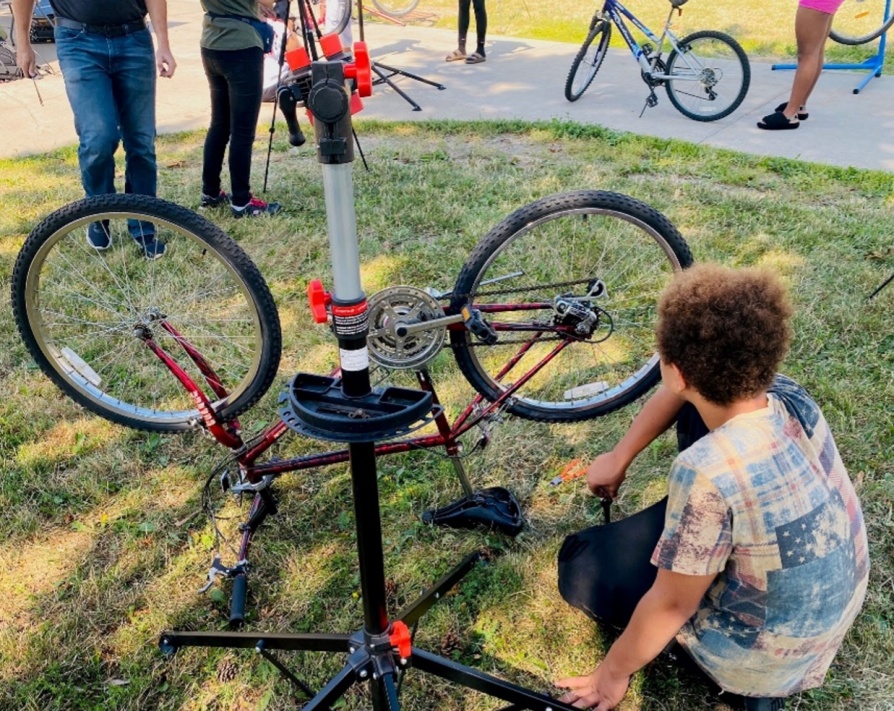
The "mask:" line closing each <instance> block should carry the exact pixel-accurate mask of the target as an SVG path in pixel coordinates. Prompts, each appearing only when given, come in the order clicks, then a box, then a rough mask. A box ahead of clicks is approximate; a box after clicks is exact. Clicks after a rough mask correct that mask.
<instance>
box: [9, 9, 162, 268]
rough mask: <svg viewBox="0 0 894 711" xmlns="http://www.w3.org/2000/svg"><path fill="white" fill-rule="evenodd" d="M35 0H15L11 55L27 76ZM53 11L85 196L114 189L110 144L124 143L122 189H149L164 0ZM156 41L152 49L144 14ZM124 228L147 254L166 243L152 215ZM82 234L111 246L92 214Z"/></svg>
mask: <svg viewBox="0 0 894 711" xmlns="http://www.w3.org/2000/svg"><path fill="white" fill-rule="evenodd" d="M34 2H35V0H13V2H12V9H13V15H14V17H15V22H16V62H17V64H18V65H19V67H21V69H22V71H23V72H24V74H25V76H26V77H33V76H35V75H36V74H37V58H36V55H35V53H34V49H33V48H32V47H31V39H30V36H29V29H30V27H31V15H32V13H33V12H34ZM51 4H52V6H53V12H54V13H55V15H56V28H55V30H54V37H55V40H56V52H57V56H58V58H59V66H60V68H61V70H62V76H63V78H64V80H65V92H66V94H67V95H68V101H69V103H70V104H71V109H72V113H73V114H74V121H75V130H76V131H77V133H78V140H79V145H78V164H79V166H80V169H81V183H82V184H83V186H84V192H85V193H86V194H87V195H88V196H92V195H103V194H107V193H114V192H115V151H116V150H117V149H118V144H119V142H120V143H123V144H124V164H125V169H124V192H126V193H136V194H139V195H153V196H154V195H155V194H156V189H157V185H158V168H157V165H156V161H155V74H156V71H157V72H158V74H159V75H160V76H162V77H172V76H174V70H175V69H176V68H177V63H176V62H175V61H174V56H173V54H171V48H170V45H169V44H168V19H167V2H166V0H51ZM147 13H148V15H149V19H150V20H151V21H152V28H153V30H154V31H155V37H156V40H157V42H158V48H157V49H153V45H152V35H151V34H150V32H149V30H148V29H147V27H146V19H145V18H146V15H147ZM128 229H129V231H130V234H131V236H132V237H133V238H134V240H135V241H136V242H137V244H138V246H139V247H140V249H141V251H142V252H143V255H144V256H145V257H146V258H147V259H157V258H158V257H161V256H162V255H163V254H164V252H165V245H164V243H163V242H162V241H161V240H156V239H155V234H154V228H153V227H152V224H151V223H148V222H138V221H136V220H133V221H131V222H129V224H128ZM87 241H88V242H89V244H90V245H91V246H92V247H93V248H94V249H96V250H104V249H108V248H109V246H111V235H110V234H109V231H108V224H107V223H101V222H94V223H92V224H91V225H90V226H89V227H88V228H87Z"/></svg>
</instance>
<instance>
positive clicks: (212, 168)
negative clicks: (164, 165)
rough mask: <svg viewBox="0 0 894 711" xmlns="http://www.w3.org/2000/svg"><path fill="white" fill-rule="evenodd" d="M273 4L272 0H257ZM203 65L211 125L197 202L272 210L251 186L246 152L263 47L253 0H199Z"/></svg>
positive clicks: (257, 102)
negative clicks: (226, 183) (226, 184)
mask: <svg viewBox="0 0 894 711" xmlns="http://www.w3.org/2000/svg"><path fill="white" fill-rule="evenodd" d="M261 2H262V4H263V5H264V6H265V7H272V6H273V0H261ZM202 7H203V8H204V9H205V12H206V14H205V19H204V26H203V30H202V39H201V53H202V65H203V66H204V68H205V76H206V77H207V78H208V87H209V89H210V90H211V125H210V127H209V128H208V134H207V135H206V136H205V147H204V154H203V166H202V198H201V203H200V207H201V208H203V209H205V208H212V207H220V206H223V205H225V204H229V205H230V209H231V211H232V214H233V216H234V217H257V216H259V215H268V214H275V213H276V212H279V210H280V209H281V207H280V205H279V204H278V203H269V204H268V203H266V202H264V201H263V200H261V199H259V198H256V197H254V196H253V195H252V192H251V154H252V145H253V143H254V140H255V131H256V130H257V126H258V115H259V113H260V111H261V98H262V96H263V92H264V50H263V43H262V41H261V36H260V34H259V33H258V31H257V30H256V29H255V27H254V25H253V24H252V23H251V22H250V20H252V19H254V20H257V19H258V2H257V0H202ZM227 145H229V147H230V153H229V171H230V189H231V194H227V193H226V191H224V190H223V189H222V188H221V171H222V169H223V161H224V155H225V153H226V151H227Z"/></svg>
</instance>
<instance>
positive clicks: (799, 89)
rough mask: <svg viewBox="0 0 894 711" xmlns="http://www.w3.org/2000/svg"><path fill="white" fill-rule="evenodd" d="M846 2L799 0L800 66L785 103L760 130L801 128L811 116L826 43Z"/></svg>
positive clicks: (759, 126) (770, 116)
mask: <svg viewBox="0 0 894 711" xmlns="http://www.w3.org/2000/svg"><path fill="white" fill-rule="evenodd" d="M842 2H844V0H800V1H799V2H798V10H797V12H796V13H795V40H796V41H797V44H798V66H797V67H796V69H795V79H794V81H793V82H792V91H791V94H790V95H789V99H788V101H787V102H786V103H784V104H779V106H777V107H776V111H774V112H773V113H772V114H769V115H767V116H764V118H763V119H762V120H761V121H758V124H757V127H758V128H762V129H764V130H766V131H784V130H787V129H792V128H798V126H800V125H801V121H805V120H806V119H807V117H808V115H809V114H808V113H807V110H806V109H807V99H808V98H810V94H811V92H812V91H813V87H815V86H816V82H817V80H818V79H819V76H820V74H821V73H822V71H823V63H824V61H825V48H826V40H827V39H828V37H829V31H830V30H831V29H832V19H833V18H834V17H835V13H836V12H837V11H838V8H839V7H841V3H842Z"/></svg>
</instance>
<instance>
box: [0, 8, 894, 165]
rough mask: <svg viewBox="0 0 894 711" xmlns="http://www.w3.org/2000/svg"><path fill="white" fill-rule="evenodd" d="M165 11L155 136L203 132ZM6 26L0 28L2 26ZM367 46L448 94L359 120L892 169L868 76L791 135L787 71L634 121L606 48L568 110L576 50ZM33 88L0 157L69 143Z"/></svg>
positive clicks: (399, 80) (531, 43)
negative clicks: (554, 129)
mask: <svg viewBox="0 0 894 711" xmlns="http://www.w3.org/2000/svg"><path fill="white" fill-rule="evenodd" d="M168 8H169V10H168V12H169V22H170V39H171V45H172V48H173V51H174V54H175V57H176V59H177V63H178V67H177V73H176V76H175V77H174V78H173V79H171V80H159V88H158V104H157V105H158V129H159V132H160V133H170V132H175V131H182V130H187V129H196V128H203V127H205V126H207V123H208V116H209V99H208V87H207V83H206V80H205V76H204V73H203V71H202V66H201V60H200V57H199V43H198V42H199V34H200V31H201V8H200V6H199V3H197V2H195V0H169V2H168ZM2 19H3V20H5V21H6V23H7V25H8V18H2ZM355 34H356V33H355ZM366 40H367V44H368V45H369V47H370V51H371V53H372V56H373V59H374V60H376V61H378V62H382V63H385V64H388V65H393V66H395V67H397V68H400V69H402V70H406V71H409V72H412V73H415V74H418V75H420V76H423V77H425V78H428V79H431V80H433V81H435V82H438V83H441V84H443V85H444V86H445V89H444V90H443V91H439V90H438V89H436V88H434V87H431V86H429V85H427V84H423V83H420V82H416V81H413V80H412V79H410V78H407V77H402V76H398V77H395V78H394V81H395V82H396V84H397V85H398V86H399V87H400V88H401V89H403V90H404V91H406V92H407V93H408V94H409V95H410V96H411V97H412V98H413V100H414V101H416V102H417V103H418V104H419V105H420V106H421V109H422V110H421V111H414V110H413V109H412V107H411V106H410V104H409V103H407V102H406V101H405V100H404V99H403V98H401V97H400V96H399V95H398V94H397V93H396V92H395V91H394V90H393V89H392V88H390V87H388V86H386V85H380V86H376V87H375V91H374V94H373V96H372V97H370V98H369V99H367V100H366V101H365V104H366V108H365V109H364V111H363V112H362V113H361V114H360V118H376V119H384V120H395V121H408V120H421V119H524V120H549V119H554V118H555V119H561V120H570V121H575V122H579V123H592V124H600V125H602V126H605V127H607V128H611V129H615V130H619V131H632V132H634V133H638V134H644V135H650V136H657V137H662V138H678V139H681V140H685V141H690V142H692V143H696V144H702V145H710V146H716V147H721V148H730V149H734V150H739V151H744V152H748V153H754V154H759V155H770V156H783V157H787V158H798V159H802V160H807V161H814V162H818V163H826V164H831V165H838V166H843V167H848V166H854V167H858V168H874V169H878V170H891V171H894V100H892V98H894V77H886V76H882V77H880V78H876V79H873V80H872V81H871V82H869V84H868V86H867V87H866V88H865V89H864V90H863V91H862V92H861V93H860V94H859V95H854V94H853V89H854V88H855V87H856V86H857V84H858V83H859V82H860V80H861V79H862V78H863V77H864V76H865V72H859V73H858V72H851V71H827V72H825V73H824V74H823V76H822V77H821V79H820V82H819V84H818V86H817V89H816V91H815V92H814V97H813V98H812V99H811V101H810V107H809V108H810V114H811V117H810V119H809V120H808V121H807V122H805V124H804V125H803V126H801V127H800V128H799V129H798V130H797V131H782V132H768V131H761V130H759V129H758V128H757V127H756V125H755V124H756V122H757V121H758V120H759V119H760V118H761V117H762V116H764V115H765V114H767V113H769V112H770V111H772V109H773V107H775V106H776V105H777V104H778V103H780V102H781V101H783V100H784V99H786V98H787V97H788V92H789V89H790V86H791V81H792V72H790V71H773V70H772V69H771V65H770V64H769V63H765V62H759V61H752V79H751V88H750V90H749V92H748V96H747V97H746V99H745V102H744V103H743V104H742V106H740V107H739V108H738V109H737V110H736V111H735V112H734V113H733V114H732V115H731V116H728V117H727V118H725V119H721V120H720V121H716V122H710V123H700V122H697V121H692V120H691V119H687V118H686V117H684V116H683V115H682V114H680V113H679V112H678V111H677V110H676V109H674V107H673V106H672V105H671V103H670V101H669V100H668V99H667V96H666V94H665V93H664V91H663V90H659V92H658V97H659V104H658V106H657V107H655V108H651V109H647V110H646V112H645V114H644V115H643V116H642V118H639V114H640V111H641V110H642V107H643V104H644V102H645V99H646V95H647V93H648V91H647V88H646V86H645V84H644V83H643V82H642V80H641V78H640V74H639V68H638V67H637V65H636V64H635V63H634V61H633V60H632V58H631V57H630V56H629V53H628V52H627V51H626V50H612V51H611V52H610V54H609V56H607V57H606V59H605V62H604V63H603V66H602V68H601V70H600V72H599V74H598V75H597V77H596V79H595V81H594V82H593V85H592V86H591V87H590V88H589V89H588V90H587V92H586V94H584V96H583V97H582V98H581V99H580V100H579V101H577V102H575V103H569V102H568V101H566V100H565V97H564V94H563V87H564V83H565V77H566V76H567V74H568V69H569V67H570V65H571V60H572V59H573V57H574V55H575V53H576V52H577V49H578V47H577V46H576V45H572V44H566V43H560V42H543V41H537V40H526V39H516V38H509V37H500V36H495V37H490V38H489V40H488V60H487V62H486V63H484V64H479V65H474V66H467V65H465V64H462V63H449V64H448V63H446V62H445V61H444V57H445V55H446V54H447V53H448V52H449V51H450V50H451V49H453V47H454V45H455V33H454V32H452V31H447V30H437V29H430V28H424V27H416V26H407V27H399V26H393V25H387V24H380V23H370V22H368V23H366ZM37 50H38V52H40V53H41V54H42V55H43V57H44V59H45V60H47V61H49V62H50V63H51V64H54V63H55V61H54V60H55V46H54V45H53V44H44V45H38V46H37ZM39 86H40V92H41V94H42V95H43V99H44V106H40V105H39V104H38V101H37V94H36V92H35V88H34V86H33V84H32V82H29V81H15V82H9V83H6V84H0V106H2V109H0V116H2V124H0V157H12V156H21V155H26V154H29V153H39V152H44V151H47V150H50V149H53V148H57V147H60V146H66V145H72V144H74V143H76V142H77V137H76V135H75V132H74V127H73V124H72V118H71V111H70V109H69V106H68V101H67V99H66V97H65V90H64V86H63V82H62V77H61V76H59V75H58V74H56V75H53V76H48V77H44V78H43V79H41V80H40V82H39ZM270 111H271V108H270V105H269V104H266V105H265V106H264V107H262V111H261V124H262V125H265V124H266V125H265V127H264V130H263V131H262V132H259V136H260V135H264V136H266V126H269V121H270Z"/></svg>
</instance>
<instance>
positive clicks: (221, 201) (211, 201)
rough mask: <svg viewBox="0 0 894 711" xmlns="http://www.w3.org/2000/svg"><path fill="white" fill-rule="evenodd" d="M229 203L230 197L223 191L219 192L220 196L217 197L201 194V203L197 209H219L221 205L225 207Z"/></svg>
mask: <svg viewBox="0 0 894 711" xmlns="http://www.w3.org/2000/svg"><path fill="white" fill-rule="evenodd" d="M229 201H230V196H229V195H227V194H226V193H225V192H224V191H223V190H221V191H220V194H219V195H218V196H217V197H214V196H213V195H205V193H202V201H201V202H200V203H199V209H200V210H207V209H208V208H209V207H220V206H221V205H226V204H227V203H228V202H229Z"/></svg>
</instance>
